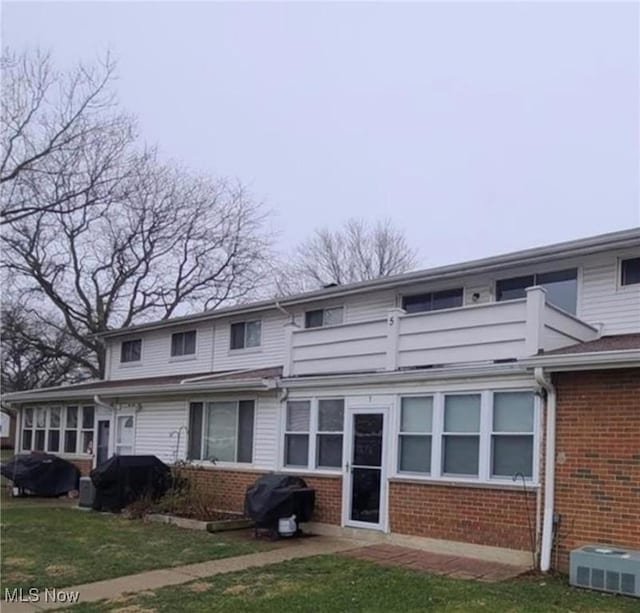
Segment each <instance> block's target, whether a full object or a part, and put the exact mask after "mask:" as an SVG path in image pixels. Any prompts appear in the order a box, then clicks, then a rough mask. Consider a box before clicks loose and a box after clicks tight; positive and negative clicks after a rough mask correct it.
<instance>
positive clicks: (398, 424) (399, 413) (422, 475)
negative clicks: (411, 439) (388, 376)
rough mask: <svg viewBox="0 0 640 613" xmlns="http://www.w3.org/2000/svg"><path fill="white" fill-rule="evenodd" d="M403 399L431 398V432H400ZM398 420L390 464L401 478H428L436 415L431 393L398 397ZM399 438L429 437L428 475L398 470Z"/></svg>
mask: <svg viewBox="0 0 640 613" xmlns="http://www.w3.org/2000/svg"><path fill="white" fill-rule="evenodd" d="M403 398H431V430H430V431H429V432H403V430H402V399H403ZM397 413H398V419H397V431H395V430H392V432H394V431H395V437H394V438H396V441H395V446H394V445H393V443H392V445H391V446H392V448H395V449H396V453H395V456H392V457H393V460H392V463H393V465H394V466H395V469H396V472H397V473H398V474H399V475H402V476H403V477H429V476H430V475H432V474H433V445H434V443H435V439H434V428H435V413H436V398H435V394H433V393H426V394H402V395H401V396H398V408H397ZM401 436H422V437H426V436H428V437H430V438H431V467H430V470H429V472H428V473H425V472H417V471H414V470H401V469H400V437H401Z"/></svg>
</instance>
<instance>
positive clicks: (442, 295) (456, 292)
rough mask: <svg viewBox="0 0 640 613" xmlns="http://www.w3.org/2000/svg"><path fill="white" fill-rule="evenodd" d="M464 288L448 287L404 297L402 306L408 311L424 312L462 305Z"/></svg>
mask: <svg viewBox="0 0 640 613" xmlns="http://www.w3.org/2000/svg"><path fill="white" fill-rule="evenodd" d="M462 295H463V291H462V288H461V287H459V288H456V289H447V290H443V291H440V292H428V293H426V294H416V295H414V296H403V297H402V308H403V309H404V310H405V311H406V312H407V313H423V312H425V311H439V310H440V309H453V308H455V307H461V306H462Z"/></svg>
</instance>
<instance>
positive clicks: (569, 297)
mask: <svg viewBox="0 0 640 613" xmlns="http://www.w3.org/2000/svg"><path fill="white" fill-rule="evenodd" d="M534 285H541V286H542V287H544V288H545V289H546V290H547V301H548V302H549V303H550V304H554V305H555V306H557V307H560V308H561V309H563V310H564V311H567V312H569V313H573V314H574V315H575V313H576V306H577V302H578V271H577V270H576V269H575V268H572V269H570V270H559V271H555V272H546V273H542V274H535V275H525V276H522V277H513V278H511V279H500V280H499V281H497V282H496V300H498V301H499V302H501V301H503V300H515V299H518V298H525V297H526V295H527V292H526V289H527V287H532V286H534Z"/></svg>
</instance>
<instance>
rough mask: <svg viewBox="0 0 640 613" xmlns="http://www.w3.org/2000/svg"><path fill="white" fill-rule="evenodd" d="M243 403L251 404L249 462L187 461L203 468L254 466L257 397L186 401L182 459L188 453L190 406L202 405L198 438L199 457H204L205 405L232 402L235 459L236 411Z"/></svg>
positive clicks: (220, 397)
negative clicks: (251, 430) (185, 434)
mask: <svg viewBox="0 0 640 613" xmlns="http://www.w3.org/2000/svg"><path fill="white" fill-rule="evenodd" d="M243 401H252V402H253V437H252V440H251V462H225V461H220V460H216V461H215V462H212V461H211V460H205V459H202V458H200V459H199V460H193V459H192V460H189V463H191V464H193V465H194V466H203V467H207V468H211V467H213V468H245V469H246V468H250V467H252V466H255V465H256V438H257V437H256V426H257V422H258V397H257V396H242V397H240V398H239V397H237V396H235V397H229V396H218V397H215V398H211V397H205V398H189V399H188V400H187V401H186V415H187V421H186V424H187V436H186V439H185V443H184V453H183V454H182V455H183V457H184V458H186V457H187V455H188V453H189V414H190V413H189V412H190V410H191V404H193V403H198V402H200V403H202V436H201V438H200V456H204V446H205V445H204V443H205V433H206V431H207V426H208V419H209V416H208V411H207V404H212V403H221V402H234V403H235V404H236V440H235V457H238V437H237V432H238V429H237V426H238V420H239V419H240V411H239V410H238V408H239V406H240V402H243ZM178 455H179V456H180V450H178Z"/></svg>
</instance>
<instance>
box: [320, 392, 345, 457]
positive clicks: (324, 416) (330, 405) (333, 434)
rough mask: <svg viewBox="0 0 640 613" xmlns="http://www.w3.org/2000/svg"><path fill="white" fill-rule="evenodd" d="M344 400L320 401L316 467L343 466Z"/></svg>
mask: <svg viewBox="0 0 640 613" xmlns="http://www.w3.org/2000/svg"><path fill="white" fill-rule="evenodd" d="M343 428H344V399H342V398H339V399H336V400H325V399H323V400H319V401H318V433H317V435H316V466H317V467H318V468H340V467H341V466H342V430H343Z"/></svg>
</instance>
